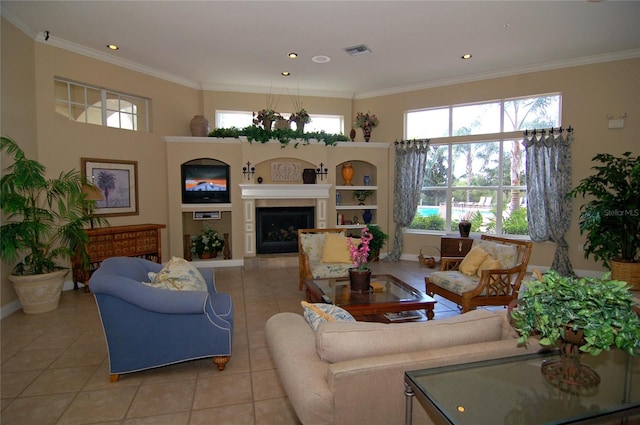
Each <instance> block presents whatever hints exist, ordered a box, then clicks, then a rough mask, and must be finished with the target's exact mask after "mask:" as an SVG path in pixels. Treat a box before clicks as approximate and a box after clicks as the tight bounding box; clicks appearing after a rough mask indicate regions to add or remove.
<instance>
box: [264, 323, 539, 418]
mask: <svg viewBox="0 0 640 425" xmlns="http://www.w3.org/2000/svg"><path fill="white" fill-rule="evenodd" d="M506 317H507V316H506V311H500V312H497V313H494V312H489V311H486V310H475V311H471V312H469V313H465V314H462V315H457V316H454V317H451V318H447V319H443V320H435V321H429V322H417V323H393V324H382V323H368V322H344V321H343V322H340V321H332V322H324V323H320V325H319V326H318V328H317V330H316V332H315V333H314V332H313V330H312V329H311V327H310V326H309V324H308V323H307V322H306V320H305V318H304V317H303V316H302V315H299V314H295V313H279V314H276V315H274V316H273V317H271V318H270V319H269V320H268V321H267V323H266V329H265V331H266V340H267V345H268V347H269V350H270V353H271V356H272V359H273V361H274V363H275V365H276V368H277V370H278V374H279V377H280V380H281V382H282V385H283V386H284V389H285V391H286V393H287V396H288V397H289V400H290V402H291V405H292V406H293V408H294V409H295V411H296V414H297V415H298V418H299V419H300V421H301V422H302V423H303V424H305V425H321V424H323V425H324V424H335V425H350V424H353V425H360V424H367V425H376V424H380V425H394V424H402V423H404V414H405V397H404V372H405V371H407V370H416V369H424V368H432V367H438V366H446V365H451V364H459V363H468V362H472V361H479V360H485V359H491V358H499V357H508V356H514V355H521V354H527V353H531V352H536V351H538V350H540V349H541V347H540V345H539V344H538V343H537V342H536V341H535V340H532V342H531V344H530V345H529V346H528V347H519V346H518V345H517V342H516V334H515V332H514V331H513V329H512V328H511V327H510V326H509V323H508V321H507V320H506ZM413 411H414V423H419V424H432V423H433V422H432V421H431V419H430V418H429V417H428V416H427V414H426V412H425V411H424V410H423V409H422V408H420V407H419V404H418V402H417V401H414V409H413Z"/></svg>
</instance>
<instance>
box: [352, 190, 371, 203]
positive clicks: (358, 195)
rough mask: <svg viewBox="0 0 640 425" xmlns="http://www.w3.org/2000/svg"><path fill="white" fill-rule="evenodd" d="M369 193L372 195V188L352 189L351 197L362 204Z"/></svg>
mask: <svg viewBox="0 0 640 425" xmlns="http://www.w3.org/2000/svg"><path fill="white" fill-rule="evenodd" d="M371 195H373V190H354V191H353V193H352V194H351V197H352V198H353V199H357V200H358V205H364V201H366V200H367V198H368V197H369V196H371Z"/></svg>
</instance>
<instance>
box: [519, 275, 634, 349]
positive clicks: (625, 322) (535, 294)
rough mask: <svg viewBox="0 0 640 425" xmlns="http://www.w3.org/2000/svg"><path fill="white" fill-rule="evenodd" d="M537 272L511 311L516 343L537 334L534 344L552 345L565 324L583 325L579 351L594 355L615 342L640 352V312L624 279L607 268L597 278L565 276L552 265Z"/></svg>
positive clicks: (580, 327)
mask: <svg viewBox="0 0 640 425" xmlns="http://www.w3.org/2000/svg"><path fill="white" fill-rule="evenodd" d="M537 274H538V280H534V281H530V282H527V284H526V291H524V292H523V293H522V296H521V299H520V300H518V302H517V308H515V309H513V310H512V312H511V318H512V323H513V326H514V328H515V329H516V330H517V331H518V332H519V333H520V335H521V336H520V338H519V339H518V342H519V343H524V344H526V343H527V341H528V339H529V337H530V336H531V335H534V334H540V336H541V339H540V344H542V345H555V344H556V341H558V340H559V339H560V338H562V337H564V334H565V330H566V328H567V326H569V327H570V328H571V329H573V330H574V331H577V330H578V329H583V330H584V339H585V341H586V344H584V345H582V346H581V347H580V351H582V352H586V353H590V354H592V355H594V356H595V355H598V354H600V352H601V351H602V350H609V348H610V347H611V346H616V347H618V348H619V349H621V350H624V351H627V352H628V353H630V354H636V355H637V354H639V353H640V318H638V314H637V313H636V312H635V311H634V310H633V308H632V307H633V306H634V305H636V303H635V301H634V299H633V294H632V293H631V291H630V286H628V285H627V283H626V282H622V281H617V280H611V279H610V278H609V276H610V274H609V273H606V274H604V275H603V276H602V278H600V279H595V278H575V277H565V276H561V275H560V274H559V273H558V272H556V271H554V270H550V271H549V272H547V273H546V274H545V275H544V276H541V275H540V274H539V272H537Z"/></svg>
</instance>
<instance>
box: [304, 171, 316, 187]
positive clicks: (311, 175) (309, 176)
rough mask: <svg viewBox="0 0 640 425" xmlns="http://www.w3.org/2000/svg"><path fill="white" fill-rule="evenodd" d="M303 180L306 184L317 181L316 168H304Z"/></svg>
mask: <svg viewBox="0 0 640 425" xmlns="http://www.w3.org/2000/svg"><path fill="white" fill-rule="evenodd" d="M302 182H303V183H304V184H315V182H316V170H314V169H313V168H305V169H304V170H302Z"/></svg>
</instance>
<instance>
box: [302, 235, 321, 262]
mask: <svg viewBox="0 0 640 425" xmlns="http://www.w3.org/2000/svg"><path fill="white" fill-rule="evenodd" d="M299 238H300V244H301V245H302V250H303V251H304V252H305V253H306V254H307V255H308V256H309V262H311V263H319V262H320V261H321V260H322V250H323V247H324V239H325V233H302V234H301V235H300V236H299Z"/></svg>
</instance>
